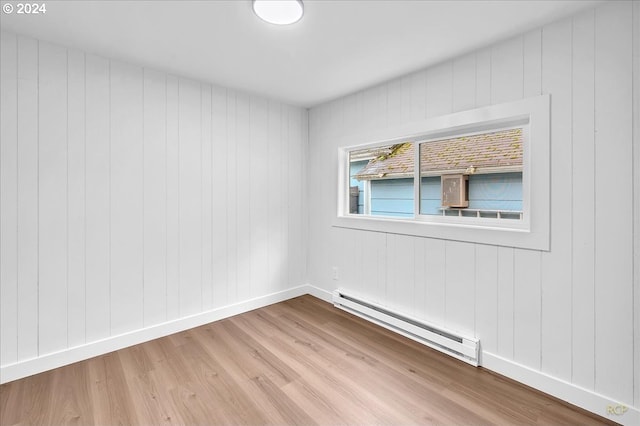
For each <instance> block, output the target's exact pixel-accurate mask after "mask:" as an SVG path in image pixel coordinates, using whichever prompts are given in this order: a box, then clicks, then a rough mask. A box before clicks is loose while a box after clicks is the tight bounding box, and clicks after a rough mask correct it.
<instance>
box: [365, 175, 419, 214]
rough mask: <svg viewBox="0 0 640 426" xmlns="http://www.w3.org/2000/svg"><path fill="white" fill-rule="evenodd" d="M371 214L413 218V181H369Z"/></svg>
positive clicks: (409, 179)
mask: <svg viewBox="0 0 640 426" xmlns="http://www.w3.org/2000/svg"><path fill="white" fill-rule="evenodd" d="M371 214H372V215H378V216H394V217H413V179H411V178H408V179H384V180H373V181H371Z"/></svg>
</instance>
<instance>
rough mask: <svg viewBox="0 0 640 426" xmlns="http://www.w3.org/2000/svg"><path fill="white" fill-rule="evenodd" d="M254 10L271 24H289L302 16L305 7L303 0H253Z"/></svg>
mask: <svg viewBox="0 0 640 426" xmlns="http://www.w3.org/2000/svg"><path fill="white" fill-rule="evenodd" d="M253 11H254V12H255V14H256V15H258V17H259V18H260V19H262V20H263V21H266V22H269V23H270V24H276V25H289V24H293V23H295V22H298V21H299V20H300V18H302V15H303V13H304V7H303V6H302V1H301V0H253Z"/></svg>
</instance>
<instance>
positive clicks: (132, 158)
mask: <svg viewBox="0 0 640 426" xmlns="http://www.w3.org/2000/svg"><path fill="white" fill-rule="evenodd" d="M1 42H2V50H1V52H2V57H1V58H0V63H1V64H2V73H1V76H2V105H1V113H2V115H1V129H2V139H1V143H0V158H1V160H0V161H1V168H0V187H1V188H0V189H1V195H0V198H1V200H0V235H1V238H0V267H1V268H0V271H1V272H0V281H1V282H0V284H1V286H0V290H1V294H0V296H1V301H0V304H1V305H0V312H1V318H0V320H1V322H0V334H1V338H2V344H1V345H0V347H1V348H2V350H1V353H0V364H1V365H2V366H7V365H12V364H16V363H19V362H21V361H25V360H30V359H33V358H38V357H41V356H43V355H47V354H51V353H54V352H58V351H64V350H65V349H68V348H71V347H76V346H80V345H84V344H89V343H92V342H96V341H99V340H101V339H105V338H109V337H110V336H116V335H119V334H122V333H127V332H131V331H137V330H141V329H145V328H147V327H151V326H154V325H157V324H162V323H165V322H168V321H172V320H176V319H180V318H184V317H187V316H190V315H193V314H197V313H201V312H204V311H207V310H211V309H214V308H220V307H225V306H229V305H231V304H234V303H241V302H244V301H248V300H251V299H254V298H257V297H261V296H266V295H269V294H272V293H276V292H280V291H284V290H288V289H291V288H293V287H297V286H300V285H302V284H305V283H306V263H305V262H306V254H305V253H306V247H307V245H306V238H305V235H306V233H307V230H306V229H305V227H306V221H305V220H303V219H304V217H305V210H304V209H305V206H304V201H303V200H304V196H305V194H304V191H303V188H304V185H305V181H306V176H305V174H306V157H307V149H306V147H305V145H306V143H307V112H306V111H305V110H304V109H302V108H294V107H291V106H288V105H283V104H280V103H278V102H275V101H271V100H267V99H263V98H260V97H256V96H250V95H247V94H244V93H241V92H237V91H234V90H228V89H225V88H222V87H217V86H212V85H209V84H205V83H201V82H197V81H192V80H188V79H184V78H181V77H176V76H172V75H167V74H165V73H163V72H160V71H154V70H149V69H144V68H142V67H139V66H136V65H131V64H126V63H122V62H117V61H113V60H108V59H105V58H100V57H96V56H93V55H90V54H85V53H83V52H80V51H75V50H68V49H66V48H63V47H59V46H54V45H50V44H47V43H44V42H41V41H38V40H34V39H31V38H26V37H22V36H16V35H14V34H11V33H5V32H3V33H2V37H1Z"/></svg>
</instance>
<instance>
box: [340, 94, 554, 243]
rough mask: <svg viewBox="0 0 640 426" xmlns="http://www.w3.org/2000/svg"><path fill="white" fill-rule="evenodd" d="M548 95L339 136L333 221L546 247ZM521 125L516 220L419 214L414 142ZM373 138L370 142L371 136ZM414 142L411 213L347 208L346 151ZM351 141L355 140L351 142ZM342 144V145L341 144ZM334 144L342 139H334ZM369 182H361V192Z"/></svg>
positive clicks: (449, 237)
mask: <svg viewBox="0 0 640 426" xmlns="http://www.w3.org/2000/svg"><path fill="white" fill-rule="evenodd" d="M549 109H550V96H549V95H542V96H537V97H533V98H527V99H523V100H519V101H514V102H508V103H503V104H499V105H492V106H487V107H483V108H477V109H473V110H468V111H462V112H458V113H454V114H449V115H444V116H439V117H434V118H429V119H425V120H421V121H418V122H413V123H410V124H406V125H402V126H395V127H393V128H387V129H384V130H383V131H379V132H376V133H375V134H368V135H360V136H358V137H356V138H355V139H354V137H350V138H349V139H348V141H347V140H345V144H344V145H345V146H343V147H341V148H339V149H338V164H339V170H338V198H337V214H336V216H335V217H334V220H333V225H334V226H336V227H344V228H352V229H360V230H368V231H375V232H387V233H394V234H405V235H415V236H421V237H429V238H439V239H447V240H455V241H466V242H474V243H483V244H492V245H499V246H507V247H519V248H525V249H535V250H544V251H548V250H549V235H550V114H549V113H550V111H549ZM509 127H521V128H522V129H523V158H522V162H523V164H522V207H523V210H522V218H521V219H519V220H510V219H495V218H480V217H457V216H444V215H442V216H441V215H423V214H418V212H419V211H420V205H419V203H420V165H419V159H420V155H419V143H420V142H425V141H429V140H435V139H437V138H440V139H441V138H443V137H457V136H463V135H466V134H473V133H479V132H483V131H493V130H496V129H504V128H509ZM372 141H376V142H372ZM406 141H412V142H413V143H414V152H415V153H416V154H414V155H415V165H414V202H415V207H414V216H413V217H412V218H394V217H384V216H371V215H370V205H366V204H365V209H364V211H365V214H349V211H348V208H349V198H348V197H349V191H348V188H349V152H350V151H352V150H354V149H362V148H365V147H366V148H374V147H377V146H382V145H390V144H395V143H400V142H406ZM354 142H355V143H354ZM347 144H348V145H347ZM339 145H340V146H341V145H343V144H339ZM367 185H370V182H365V192H366V193H370V189H369V191H367ZM367 198H368V197H365V203H367V201H366V200H367Z"/></svg>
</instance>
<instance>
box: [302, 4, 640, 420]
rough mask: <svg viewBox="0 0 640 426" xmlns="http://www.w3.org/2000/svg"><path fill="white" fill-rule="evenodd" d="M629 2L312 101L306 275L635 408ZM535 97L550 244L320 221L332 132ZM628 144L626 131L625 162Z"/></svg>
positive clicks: (326, 204)
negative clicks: (544, 148)
mask: <svg viewBox="0 0 640 426" xmlns="http://www.w3.org/2000/svg"><path fill="white" fill-rule="evenodd" d="M637 8H638V5H637V4H633V3H632V2H611V3H608V4H605V5H603V6H602V7H600V8H597V9H595V10H590V11H587V12H584V13H582V14H580V15H577V16H575V17H572V18H570V19H565V20H563V21H560V22H556V23H553V24H550V25H547V26H545V27H543V28H541V29H538V30H535V31H531V32H528V33H526V34H523V35H520V36H518V37H515V38H512V39H510V40H507V41H505V42H501V43H498V44H496V45H494V46H492V47H489V48H486V49H482V50H479V51H476V52H473V53H471V54H468V55H466V56H463V57H460V58H457V59H454V60H451V61H448V62H444V63H441V64H439V65H437V66H434V67H431V68H429V69H426V70H423V71H419V72H416V73H413V74H411V75H407V76H404V77H402V78H399V79H396V80H393V81H390V82H388V83H385V84H381V85H378V86H376V87H372V88H370V89H366V90H363V91H361V92H358V93H354V94H352V95H349V96H346V97H343V98H341V99H338V100H335V101H332V102H329V103H326V104H323V105H320V106H317V107H315V108H312V109H311V111H310V115H309V121H310V126H309V132H310V144H309V149H310V159H311V161H310V162H309V166H308V167H309V188H313V193H314V194H315V196H313V197H311V198H310V199H309V209H310V216H309V217H310V227H309V229H310V250H311V251H310V264H309V275H310V282H311V284H313V285H317V286H319V287H321V288H324V289H326V290H328V291H331V290H333V289H334V288H336V287H343V288H347V289H351V290H352V291H353V292H355V293H357V294H360V295H361V296H364V297H366V298H368V299H370V300H373V301H376V302H379V303H382V304H384V305H387V306H389V307H392V308H394V309H399V310H402V311H403V312H406V313H408V314H410V315H413V316H416V317H419V318H422V319H425V320H428V321H431V322H435V323H438V324H441V325H444V326H446V327H448V328H451V329H453V330H457V331H459V332H461V333H466V334H469V335H473V336H477V337H478V338H480V340H481V342H482V348H483V350H484V351H485V353H488V354H493V355H495V356H498V357H500V358H503V359H506V360H508V361H511V362H513V363H516V364H519V365H523V366H525V367H527V368H530V369H532V370H534V371H539V372H542V373H544V374H546V375H549V376H552V377H554V378H556V379H558V380H561V381H564V382H568V383H572V384H574V385H576V386H579V387H580V388H583V389H587V390H589V391H591V392H594V393H597V394H601V395H604V396H606V397H607V398H611V399H613V400H617V401H621V402H623V403H625V404H628V405H630V406H634V405H635V406H637V405H638V400H639V398H640V388H638V381H637V380H635V385H634V377H636V378H637V377H638V376H640V365H639V361H638V359H640V352H638V346H637V342H636V345H635V349H634V340H633V338H634V333H635V335H636V336H637V333H638V330H637V328H638V325H637V324H638V318H637V317H638V315H639V310H640V306H638V299H637V298H638V293H639V292H640V291H639V290H638V287H637V285H636V286H635V290H634V276H633V271H634V259H633V254H634V250H633V244H634V226H633V223H634V206H633V197H632V194H633V193H634V168H633V153H634V150H633V148H634V143H633V138H634V137H635V138H636V141H637V134H636V135H633V134H632V130H633V128H634V125H635V126H636V127H635V128H636V132H637V126H638V121H640V119H639V118H638V115H637V110H636V111H635V118H634V117H633V115H632V104H633V99H632V94H633V90H634V88H635V90H636V108H637V96H638V95H637V86H638V84H637V81H638V77H639V75H638V69H637V68H638V66H637V63H636V71H635V72H636V74H635V75H633V61H632V60H633V49H634V46H633V43H632V42H633V36H632V32H633V31H636V34H637V31H638V30H637V28H636V27H637V26H638V25H639V23H638V12H637ZM634 10H635V16H636V17H635V20H634V19H633V18H632V16H633V13H632V12H634ZM637 49H638V47H637V45H636V46H635V50H636V62H637ZM540 94H551V99H552V101H551V103H552V105H551V206H552V207H551V213H550V214H551V249H550V251H548V252H540V251H533V250H523V249H518V248H512V247H496V246H490V245H483V244H471V243H466V242H457V241H445V240H434V239H425V238H417V237H412V236H404V235H394V234H386V233H373V232H367V231H359V230H350V229H341V228H333V227H332V226H331V221H332V218H333V216H334V215H335V206H336V187H337V182H336V176H335V164H336V161H337V142H336V141H337V140H341V141H344V140H345V137H348V136H350V135H352V136H356V135H358V136H362V135H372V136H373V138H375V130H376V129H377V130H384V129H387V130H388V129H389V128H393V126H394V125H398V124H403V123H408V122H412V121H416V120H420V119H424V118H429V117H433V116H438V115H443V114H447V113H451V112H456V111H461V110H465V109H469V108H474V107H481V106H485V105H491V104H499V103H502V102H507V101H512V100H517V99H522V98H526V97H531V96H536V95H540ZM372 130H373V131H372ZM372 140H375V139H372ZM637 152H638V146H637V142H636V144H635V154H636V166H637V155H638V154H637ZM534 167H535V165H534ZM637 173H638V172H637V169H636V170H635V176H636V181H637ZM637 191H638V189H637V183H636V187H635V193H636V195H637ZM636 209H637V200H636ZM635 215H636V216H635V217H636V221H637V216H638V212H637V211H636V212H635ZM635 231H636V232H637V230H635ZM635 242H636V244H637V234H636V235H635ZM636 262H637V259H636ZM334 266H335V267H337V268H338V280H337V281H336V280H333V279H332V267H334ZM635 279H636V281H635V282H636V283H637V279H638V278H637V276H636V278H635ZM634 295H635V298H636V299H635V300H636V301H635V307H634ZM634 312H635V319H634ZM634 321H635V324H636V325H635V330H634ZM634 386H635V389H634ZM604 409H605V407H602V410H604ZM602 413H604V411H602Z"/></svg>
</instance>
